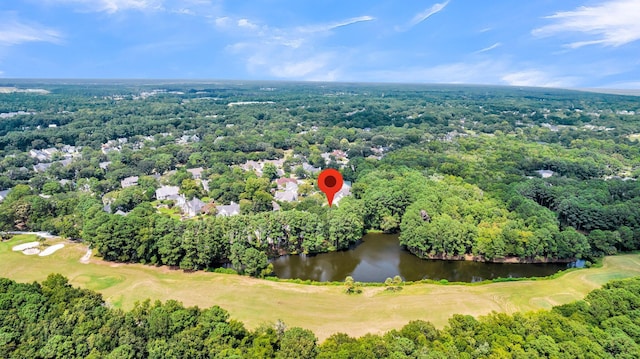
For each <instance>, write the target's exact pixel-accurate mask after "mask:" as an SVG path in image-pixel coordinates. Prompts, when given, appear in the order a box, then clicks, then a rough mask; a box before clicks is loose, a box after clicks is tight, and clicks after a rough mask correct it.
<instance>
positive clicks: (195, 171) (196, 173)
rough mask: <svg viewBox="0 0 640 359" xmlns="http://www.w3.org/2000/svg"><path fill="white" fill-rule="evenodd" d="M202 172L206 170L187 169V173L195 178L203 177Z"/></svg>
mask: <svg viewBox="0 0 640 359" xmlns="http://www.w3.org/2000/svg"><path fill="white" fill-rule="evenodd" d="M202 171H204V169H203V168H202V167H198V168H189V169H187V172H189V173H191V174H192V175H193V176H194V177H195V176H201V175H202Z"/></svg>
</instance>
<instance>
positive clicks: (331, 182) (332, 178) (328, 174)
mask: <svg viewBox="0 0 640 359" xmlns="http://www.w3.org/2000/svg"><path fill="white" fill-rule="evenodd" d="M318 187H320V190H321V191H322V192H324V194H326V195H327V201H329V207H331V205H332V204H333V196H335V194H336V193H338V191H340V190H341V189H342V175H341V174H340V172H338V171H336V170H334V169H333V168H327V169H326V170H324V171H322V172H320V175H318Z"/></svg>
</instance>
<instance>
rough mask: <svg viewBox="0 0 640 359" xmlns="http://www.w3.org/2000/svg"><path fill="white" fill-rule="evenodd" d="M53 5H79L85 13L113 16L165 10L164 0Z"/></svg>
mask: <svg viewBox="0 0 640 359" xmlns="http://www.w3.org/2000/svg"><path fill="white" fill-rule="evenodd" d="M48 1H49V2H51V3H66V4H78V5H80V6H82V7H83V10H85V11H95V12H106V13H109V14H113V13H116V12H119V11H125V10H163V9H164V8H163V3H164V1H163V0H48Z"/></svg>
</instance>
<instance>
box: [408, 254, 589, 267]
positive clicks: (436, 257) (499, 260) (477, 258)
mask: <svg viewBox="0 0 640 359" xmlns="http://www.w3.org/2000/svg"><path fill="white" fill-rule="evenodd" d="M409 252H411V251H409ZM411 253H412V254H413V255H415V256H417V257H418V258H422V259H431V260H444V261H471V262H480V263H512V264H537V263H573V262H575V261H577V260H578V259H577V258H549V257H544V258H521V257H515V256H507V257H501V258H493V259H487V258H485V257H484V256H482V255H473V254H465V255H459V256H448V255H427V256H420V255H417V254H415V253H413V252H411Z"/></svg>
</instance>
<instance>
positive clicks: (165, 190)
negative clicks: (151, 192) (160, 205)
mask: <svg viewBox="0 0 640 359" xmlns="http://www.w3.org/2000/svg"><path fill="white" fill-rule="evenodd" d="M179 192H180V187H178V186H162V187H160V188H158V189H157V190H156V198H159V197H168V196H177V195H178V193H179Z"/></svg>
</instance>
